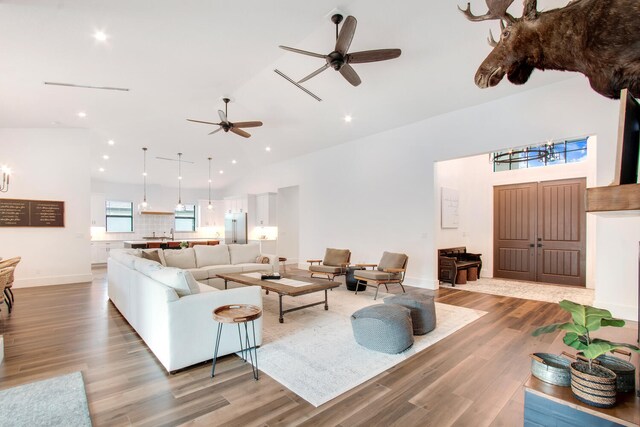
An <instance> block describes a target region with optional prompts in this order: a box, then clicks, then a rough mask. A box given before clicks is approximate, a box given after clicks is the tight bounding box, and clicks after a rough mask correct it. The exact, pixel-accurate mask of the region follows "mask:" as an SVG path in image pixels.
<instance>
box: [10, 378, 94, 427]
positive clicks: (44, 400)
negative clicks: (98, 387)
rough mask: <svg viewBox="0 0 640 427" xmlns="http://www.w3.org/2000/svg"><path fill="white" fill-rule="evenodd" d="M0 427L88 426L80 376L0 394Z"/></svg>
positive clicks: (12, 389)
mask: <svg viewBox="0 0 640 427" xmlns="http://www.w3.org/2000/svg"><path fill="white" fill-rule="evenodd" d="M0 426H25V427H26V426H74V427H78V426H91V417H90V416H89V406H88V404H87V395H86V393H85V389H84V382H83V381H82V373H81V372H74V373H72V374H68V375H62V376H59V377H54V378H50V379H47V380H43V381H37V382H34V383H30V384H24V385H20V386H17V387H12V388H9V389H6V390H1V391H0Z"/></svg>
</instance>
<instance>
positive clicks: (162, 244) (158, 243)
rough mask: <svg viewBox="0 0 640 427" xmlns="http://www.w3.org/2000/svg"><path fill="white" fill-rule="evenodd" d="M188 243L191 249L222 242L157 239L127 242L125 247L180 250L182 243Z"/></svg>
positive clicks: (212, 240)
mask: <svg viewBox="0 0 640 427" xmlns="http://www.w3.org/2000/svg"><path fill="white" fill-rule="evenodd" d="M182 242H187V243H188V244H189V247H193V246H194V245H210V246H213V245H219V244H220V240H214V239H180V240H169V239H157V240H125V241H124V247H125V248H131V249H156V248H159V249H180V243H182Z"/></svg>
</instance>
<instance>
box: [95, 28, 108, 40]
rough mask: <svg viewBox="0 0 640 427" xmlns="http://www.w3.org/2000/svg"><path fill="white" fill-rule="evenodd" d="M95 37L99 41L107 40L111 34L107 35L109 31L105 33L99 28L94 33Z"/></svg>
mask: <svg viewBox="0 0 640 427" xmlns="http://www.w3.org/2000/svg"><path fill="white" fill-rule="evenodd" d="M93 38H94V39H96V40H98V41H99V42H105V41H107V38H109V36H107V33H105V32H104V31H100V30H97V31H96V32H95V33H93Z"/></svg>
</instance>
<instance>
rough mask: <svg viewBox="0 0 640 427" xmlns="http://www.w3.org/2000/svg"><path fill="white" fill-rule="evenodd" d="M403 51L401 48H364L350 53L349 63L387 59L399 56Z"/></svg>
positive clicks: (348, 56)
mask: <svg viewBox="0 0 640 427" xmlns="http://www.w3.org/2000/svg"><path fill="white" fill-rule="evenodd" d="M401 53H402V51H401V50H400V49H377V50H364V51H362V52H353V53H350V54H348V55H347V62H348V63H349V64H362V63H364V62H377V61H386V60H388V59H394V58H397V57H399V56H400V54H401Z"/></svg>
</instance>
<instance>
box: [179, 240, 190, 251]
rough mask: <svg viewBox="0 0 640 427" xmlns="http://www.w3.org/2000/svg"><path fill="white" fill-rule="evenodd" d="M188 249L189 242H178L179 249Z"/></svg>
mask: <svg viewBox="0 0 640 427" xmlns="http://www.w3.org/2000/svg"><path fill="white" fill-rule="evenodd" d="M188 247H189V242H184V241H183V242H180V249H185V248H188Z"/></svg>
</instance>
